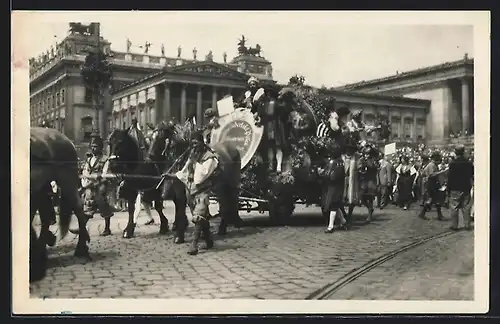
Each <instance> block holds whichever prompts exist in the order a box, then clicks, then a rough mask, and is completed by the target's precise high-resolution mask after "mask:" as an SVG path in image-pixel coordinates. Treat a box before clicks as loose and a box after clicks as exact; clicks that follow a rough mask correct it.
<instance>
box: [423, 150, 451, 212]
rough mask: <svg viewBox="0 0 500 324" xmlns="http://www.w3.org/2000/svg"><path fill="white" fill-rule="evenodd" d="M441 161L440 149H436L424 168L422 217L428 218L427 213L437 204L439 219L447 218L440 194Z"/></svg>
mask: <svg viewBox="0 0 500 324" xmlns="http://www.w3.org/2000/svg"><path fill="white" fill-rule="evenodd" d="M440 162H441V154H440V153H439V152H438V151H434V152H433V153H432V154H431V161H430V162H429V163H427V165H426V166H425V167H424V169H423V170H422V174H421V180H422V188H423V190H424V191H423V193H422V197H423V198H422V199H423V202H422V209H421V211H420V213H419V215H418V217H420V218H422V219H428V218H427V217H426V216H425V214H426V213H427V212H428V211H430V209H431V208H432V206H433V205H434V206H436V211H437V219H438V220H445V218H444V217H443V212H442V211H441V206H442V196H441V195H440V191H439V189H440V187H441V185H440V182H439V169H438V164H439V163H440Z"/></svg>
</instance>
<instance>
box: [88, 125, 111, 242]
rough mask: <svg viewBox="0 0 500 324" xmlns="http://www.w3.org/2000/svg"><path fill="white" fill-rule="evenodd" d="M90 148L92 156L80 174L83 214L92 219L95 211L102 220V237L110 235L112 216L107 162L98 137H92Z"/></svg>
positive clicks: (100, 139) (101, 142)
mask: <svg viewBox="0 0 500 324" xmlns="http://www.w3.org/2000/svg"><path fill="white" fill-rule="evenodd" d="M90 147H91V150H92V156H91V157H90V158H88V159H87V161H86V162H85V164H84V166H83V172H82V189H83V191H84V192H83V197H82V198H83V201H84V212H85V214H86V215H87V216H88V217H89V218H92V217H93V216H94V213H96V212H97V210H98V211H99V212H100V214H101V217H103V218H104V231H103V232H102V233H101V235H102V236H107V235H111V229H110V225H111V220H110V218H111V216H113V211H112V207H111V206H110V204H109V202H108V199H107V195H108V190H109V187H110V186H109V180H108V176H109V175H110V172H109V161H108V156H106V155H104V154H103V141H102V138H101V137H100V136H99V135H94V136H93V137H92V140H91V143H90Z"/></svg>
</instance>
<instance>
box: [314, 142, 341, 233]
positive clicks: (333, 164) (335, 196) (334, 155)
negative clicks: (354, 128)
mask: <svg viewBox="0 0 500 324" xmlns="http://www.w3.org/2000/svg"><path fill="white" fill-rule="evenodd" d="M341 152H342V151H341V148H340V146H337V147H335V148H333V149H331V150H329V152H328V154H327V156H325V161H324V163H323V167H322V168H319V169H318V175H319V176H320V177H321V181H322V196H321V212H322V214H323V218H325V219H328V225H327V228H326V230H325V233H333V232H334V225H335V218H336V216H337V215H338V216H339V220H340V228H342V229H345V228H346V226H345V225H346V220H345V218H344V216H343V213H342V207H343V200H344V181H345V170H344V161H343V160H342V154H341Z"/></svg>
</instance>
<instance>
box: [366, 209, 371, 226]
mask: <svg viewBox="0 0 500 324" xmlns="http://www.w3.org/2000/svg"><path fill="white" fill-rule="evenodd" d="M372 218H373V208H368V217H367V218H366V222H367V223H370V222H371V221H372Z"/></svg>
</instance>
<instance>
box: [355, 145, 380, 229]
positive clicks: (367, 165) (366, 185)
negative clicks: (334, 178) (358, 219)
mask: <svg viewBox="0 0 500 324" xmlns="http://www.w3.org/2000/svg"><path fill="white" fill-rule="evenodd" d="M378 153H379V152H378V151H377V149H376V148H374V147H372V146H371V145H366V146H365V147H364V148H363V151H362V157H361V159H360V163H359V165H358V174H359V189H360V198H361V201H362V203H363V205H364V206H365V207H366V208H367V209H368V217H367V218H366V221H367V222H371V220H372V217H373V201H374V199H375V196H376V195H377V188H378V186H379V177H378V168H379V166H378V163H377V158H378Z"/></svg>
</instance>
